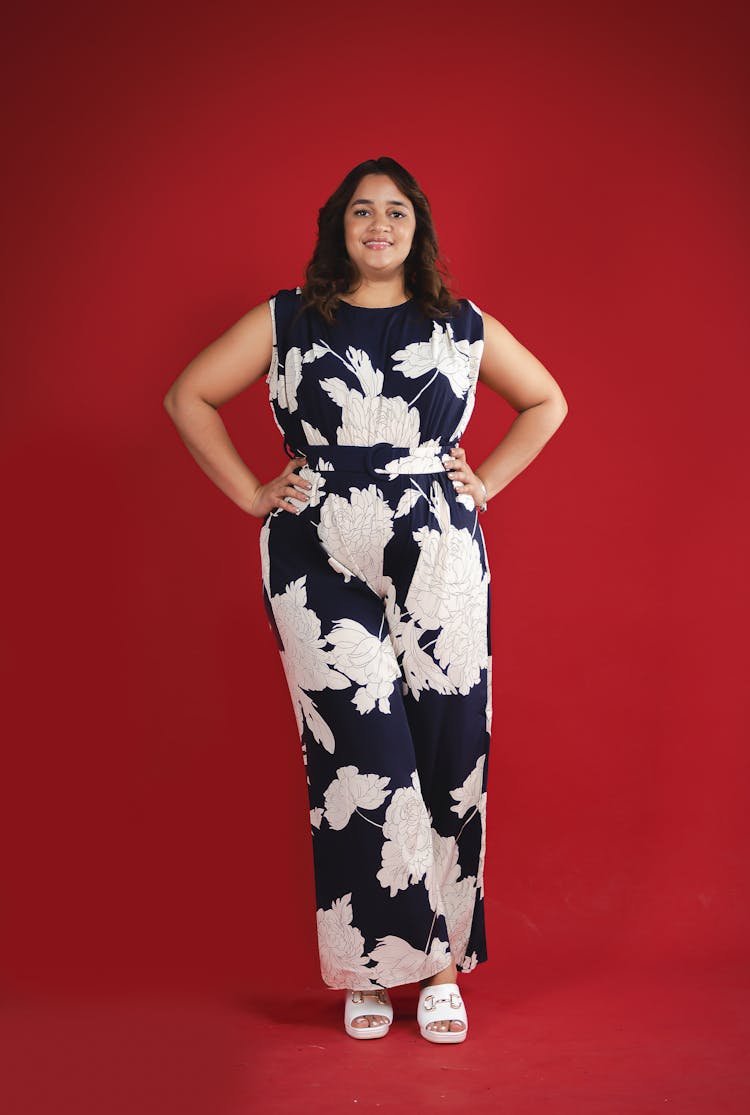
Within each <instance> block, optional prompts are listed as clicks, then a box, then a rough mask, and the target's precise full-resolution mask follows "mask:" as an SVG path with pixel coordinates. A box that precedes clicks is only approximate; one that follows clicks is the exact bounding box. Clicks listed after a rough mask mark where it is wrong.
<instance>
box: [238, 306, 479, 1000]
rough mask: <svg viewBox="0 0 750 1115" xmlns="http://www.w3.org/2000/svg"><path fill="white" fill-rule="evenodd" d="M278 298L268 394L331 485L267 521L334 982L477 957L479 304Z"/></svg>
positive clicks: (277, 628)
mask: <svg viewBox="0 0 750 1115" xmlns="http://www.w3.org/2000/svg"><path fill="white" fill-rule="evenodd" d="M269 303H270V306H271V311H272V316H273V323H274V348H273V358H272V362H271V366H270V369H269V371H268V375H267V377H266V380H267V383H268V389H269V397H270V402H271V408H272V411H273V415H274V418H275V420H276V423H277V425H278V427H279V429H280V430H281V433H282V434H283V436H284V445H285V449H286V451H287V453H288V454H289V455H304V456H306V458H307V463H306V464H305V465H304V466H303V467H302V468H301V469H300V475H301V476H303V477H305V478H306V479H307V480H309V481H310V482H311V483H312V489H311V490H310V499H309V501H304V500H294V501H293V502H294V503H295V506H297V507H299V508H301V509H302V510H301V513H300V514H299V515H294V514H290V513H289V512H288V511H284V510H282V509H281V508H276V509H274V510H273V511H271V512H269V514H268V515H267V516H266V517H265V519H264V521H263V525H262V528H261V534H260V548H261V562H262V574H263V596H264V602H265V607H266V612H267V615H268V619H269V622H270V625H271V628H272V630H273V632H274V634H275V636H276V640H277V643H278V647H279V650H280V652H281V657H282V661H283V665H284V671H285V674H286V679H287V683H288V685H289V691H290V693H291V697H292V701H293V704H294V710H295V715H296V718H297V725H298V728H299V733H300V738H301V742H302V749H303V755H304V759H305V764H306V770H307V782H308V790H309V797H310V819H311V825H312V843H313V864H314V874H315V891H316V900H317V902H316V904H317V927H318V946H319V953H320V966H321V973H322V976H323V981H324V983H326V984H327V985H328V986H329V987H331V988H341V989H344V988H351V989H353V990H371V989H374V988H378V987H394V986H397V985H399V984H404V983H412V982H416V981H418V980H421V979H425V978H426V977H428V976H431V975H433V974H434V973H436V972H438V971H440V970H441V969H443V968H445V967H446V966H447V965H448V964H449V963H450V959H451V957H452V958H453V959H454V960H455V962H456V965H457V967H458V969H459V971H462V972H468V971H471V970H472V968H474V967H475V966H476V965H477V964H478V963H481V962H482V961H484V960H486V958H487V950H486V943H485V929H484V889H483V868H484V851H485V818H486V800H487V794H486V786H487V758H488V749H489V739H490V724H491V717H492V704H491V664H492V663H491V656H490V631H489V604H490V593H489V581H490V573H489V568H488V564H487V556H486V551H485V544H484V538H483V536H482V531H481V528H480V526H479V523H478V519H477V512H476V509H475V507H474V501H473V500H472V499H471V497H470V496H469V495H468V494H464V495H461V494H459V493H457V492H456V490H455V489H454V487H453V483H452V481H451V479H450V477H449V475H448V473H446V471H445V469H444V467H443V462H442V458H443V455H444V454H446V453H447V452H448V450H449V449H450V447H451V446H454V445H457V444H458V442H459V439H460V437H461V435H462V434H463V432H464V430H465V429H466V426H467V424H468V421H469V418H470V416H471V412H472V409H473V406H474V397H475V391H476V384H477V377H478V373H479V363H480V359H481V354H482V349H483V345H484V331H483V321H482V316H481V313H480V311H479V310H478V309H477V307H476V306H475V305H474V304H473V303H472V302H470V301H469V300H467V299H462V300H461V301H460V303H459V309H458V310H457V311H456V312H455V313H454V314H453V316H452V317H451V318H448V319H442V320H441V319H436V320H431V319H427V318H425V317H423V316H422V315H421V314H420V312H419V308H418V306H417V304H416V303H415V302H412V301H406V302H404V303H402V304H401V305H398V306H392V307H386V308H369V307H360V306H351V305H349V304H348V303H342V304H341V305H340V306H339V308H338V309H337V311H336V321H335V323H334V324H328V323H327V322H326V321H325V319H324V318H323V317H322V316H321V315H320V314H318V313H317V311H315V310H313V309H310V308H302V300H301V292H300V288H299V287H297V288H296V289H288V290H280V291H278V292H277V293H276V294H275V295H274V296H273V297H271V298H270V299H269ZM299 311H301V312H299Z"/></svg>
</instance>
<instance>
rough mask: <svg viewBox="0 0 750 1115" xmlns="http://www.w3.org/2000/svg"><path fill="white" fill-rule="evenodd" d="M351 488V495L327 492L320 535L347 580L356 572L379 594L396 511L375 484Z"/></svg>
mask: <svg viewBox="0 0 750 1115" xmlns="http://www.w3.org/2000/svg"><path fill="white" fill-rule="evenodd" d="M349 491H350V493H351V497H350V498H349V499H347V498H346V497H345V496H340V495H337V494H334V493H331V494H329V495H328V497H327V498H326V500H325V501H324V503H323V506H322V508H321V511H320V523H319V525H318V528H317V529H318V537H319V538H320V542H321V545H322V546H323V549H324V550H325V551H326V553H327V554H328V555H329V563H330V564H331V565H332V566H333V568H334V569H337V570H338V572H340V573H343V575H344V578H345V580H347V581H348V580H349V578H350V577H351V576H352V574H354V575H355V576H357V577H359V578H360V579H361V580H362V581H364V582H365V584H367V585H369V586H370V588H371V589H372V590H373V592H376V593H377V594H378V595H379V596H380V595H382V591H383V550H384V549H385V546H386V545H387V543H388V542H390V540H391V538H392V537H393V511H392V509H391V508H390V507H389V505H388V504H387V503H386V501H385V500H384V499H383V496H382V495H381V493H380V492H379V490H378V488H377V486H376V485H375V484H370V486H369V487H367V488H350V489H349ZM334 562H336V563H338V564H334Z"/></svg>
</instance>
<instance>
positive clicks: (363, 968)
mask: <svg viewBox="0 0 750 1115" xmlns="http://www.w3.org/2000/svg"><path fill="white" fill-rule="evenodd" d="M352 919H353V911H352V896H351V892H350V893H349V894H345V895H343V896H342V897H341V898H337V899H336V901H335V902H334V903H333V904H332V906H331V908H330V910H318V912H317V922H318V947H319V950H320V968H321V973H322V976H323V980H324V982H325V983H327V984H328V986H329V987H338V988H344V987H352V988H362V987H365V986H369V984H370V972H369V971H368V962H367V958H366V957H365V955H364V948H365V939H364V937H363V936H362V934H361V932H360V931H359V929H357V927H356V926H355V925H352Z"/></svg>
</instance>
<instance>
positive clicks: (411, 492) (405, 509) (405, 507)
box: [393, 488, 423, 519]
mask: <svg viewBox="0 0 750 1115" xmlns="http://www.w3.org/2000/svg"><path fill="white" fill-rule="evenodd" d="M422 498H423V495H422V492H420V490H419V489H418V488H407V489H406V491H405V492H404V494H403V495H402V496H401V499H400V500H399V501H398V507H397V508H396V514H395V515H394V516H393V518H394V519H400V518H401V517H402V516H403V515H408V514H409V512H410V511H411V509H412V507H414V504H415V503H417V501H418V500H420V499H422Z"/></svg>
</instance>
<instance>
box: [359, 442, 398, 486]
mask: <svg viewBox="0 0 750 1115" xmlns="http://www.w3.org/2000/svg"><path fill="white" fill-rule="evenodd" d="M392 459H393V446H392V445H389V444H388V442H387V441H378V442H376V443H375V445H371V446H369V448H368V450H367V456H366V458H365V467H366V469H367V471H368V472H369V473H370V475H371V476H374V477H375V478H376V480H377V479H380V477H381V476H382V473H378V472H376V471H375V470H376V468H378V467H379V468H382V469H384V468H385V466H386V465H387V464H388V462H389V461H391V460H392Z"/></svg>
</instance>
